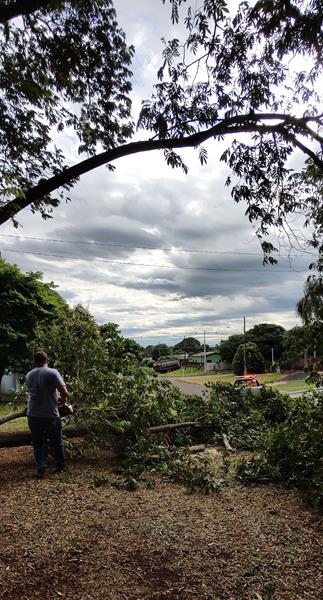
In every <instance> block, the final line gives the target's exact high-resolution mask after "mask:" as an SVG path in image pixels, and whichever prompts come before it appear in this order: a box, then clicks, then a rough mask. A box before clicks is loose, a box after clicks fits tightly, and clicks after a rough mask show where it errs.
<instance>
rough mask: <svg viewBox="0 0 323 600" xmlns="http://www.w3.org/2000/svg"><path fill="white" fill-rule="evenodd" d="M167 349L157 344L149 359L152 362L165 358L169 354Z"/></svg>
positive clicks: (164, 345)
mask: <svg viewBox="0 0 323 600" xmlns="http://www.w3.org/2000/svg"><path fill="white" fill-rule="evenodd" d="M169 350H170V349H169V347H168V346H167V344H157V345H156V346H154V349H153V351H152V353H151V357H152V359H153V360H161V359H162V358H167V357H168V354H169Z"/></svg>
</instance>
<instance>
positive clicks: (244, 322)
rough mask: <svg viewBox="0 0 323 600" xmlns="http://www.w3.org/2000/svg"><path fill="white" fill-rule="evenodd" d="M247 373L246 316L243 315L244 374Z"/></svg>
mask: <svg viewBox="0 0 323 600" xmlns="http://www.w3.org/2000/svg"><path fill="white" fill-rule="evenodd" d="M246 373H247V351H246V317H243V374H244V375H246Z"/></svg>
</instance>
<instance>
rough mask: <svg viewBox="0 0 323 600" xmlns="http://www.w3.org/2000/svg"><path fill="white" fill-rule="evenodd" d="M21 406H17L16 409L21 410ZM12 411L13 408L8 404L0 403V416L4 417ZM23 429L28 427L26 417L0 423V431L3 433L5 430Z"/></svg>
mask: <svg viewBox="0 0 323 600" xmlns="http://www.w3.org/2000/svg"><path fill="white" fill-rule="evenodd" d="M22 408H23V407H22V406H19V407H18V408H17V410H21V409H22ZM12 412H14V409H13V407H12V406H11V405H10V404H0V417H5V416H6V415H9V414H10V413H12ZM25 429H28V426H27V419H26V417H20V418H19V419H15V420H14V421H9V422H8V423H4V424H3V425H0V433H5V432H7V431H24V430H25Z"/></svg>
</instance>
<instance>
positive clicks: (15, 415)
mask: <svg viewBox="0 0 323 600" xmlns="http://www.w3.org/2000/svg"><path fill="white" fill-rule="evenodd" d="M26 414H27V407H25V408H24V409H23V410H21V411H19V412H18V411H16V412H13V413H10V415H6V416H5V417H1V419H0V425H3V424H4V423H8V422H9V421H13V420H14V419H19V418H20V417H25V416H26Z"/></svg>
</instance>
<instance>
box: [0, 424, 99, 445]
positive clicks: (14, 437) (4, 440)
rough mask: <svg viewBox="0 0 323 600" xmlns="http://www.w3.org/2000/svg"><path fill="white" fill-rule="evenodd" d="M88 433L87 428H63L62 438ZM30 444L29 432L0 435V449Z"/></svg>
mask: <svg viewBox="0 0 323 600" xmlns="http://www.w3.org/2000/svg"><path fill="white" fill-rule="evenodd" d="M88 432H89V429H88V427H85V426H83V427H65V429H64V430H63V434H64V437H67V438H75V437H82V436H84V435H85V434H86V433H88ZM30 444H31V433H30V431H27V430H26V431H10V432H6V433H0V448H15V447H16V446H29V445H30Z"/></svg>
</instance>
